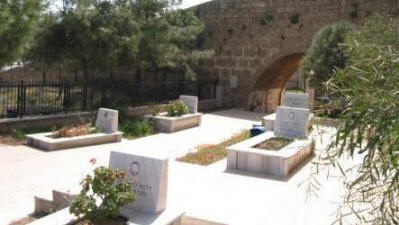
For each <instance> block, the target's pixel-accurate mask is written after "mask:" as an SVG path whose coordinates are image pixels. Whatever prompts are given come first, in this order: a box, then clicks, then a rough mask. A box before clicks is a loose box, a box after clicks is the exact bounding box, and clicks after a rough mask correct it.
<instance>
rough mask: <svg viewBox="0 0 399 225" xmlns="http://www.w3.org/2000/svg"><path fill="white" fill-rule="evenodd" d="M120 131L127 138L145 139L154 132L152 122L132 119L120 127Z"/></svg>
mask: <svg viewBox="0 0 399 225" xmlns="http://www.w3.org/2000/svg"><path fill="white" fill-rule="evenodd" d="M120 130H121V131H122V132H123V137H125V138H137V137H145V136H148V135H150V134H152V133H153V132H154V125H153V123H152V121H151V120H137V119H130V120H129V121H125V122H124V123H122V124H121V125H120Z"/></svg>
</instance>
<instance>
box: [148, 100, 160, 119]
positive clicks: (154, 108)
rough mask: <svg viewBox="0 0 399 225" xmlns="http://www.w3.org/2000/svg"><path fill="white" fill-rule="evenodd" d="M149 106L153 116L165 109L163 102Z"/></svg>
mask: <svg viewBox="0 0 399 225" xmlns="http://www.w3.org/2000/svg"><path fill="white" fill-rule="evenodd" d="M149 108H150V112H151V115H153V116H157V115H159V114H160V113H161V112H162V111H163V109H164V107H163V106H162V105H161V104H157V103H152V104H150V105H149Z"/></svg>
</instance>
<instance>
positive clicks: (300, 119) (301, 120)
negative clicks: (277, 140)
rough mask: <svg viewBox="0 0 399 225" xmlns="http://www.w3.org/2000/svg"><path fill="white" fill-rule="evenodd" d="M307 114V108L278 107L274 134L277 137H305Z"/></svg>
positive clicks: (306, 133) (307, 121)
mask: <svg viewBox="0 0 399 225" xmlns="http://www.w3.org/2000/svg"><path fill="white" fill-rule="evenodd" d="M309 114H310V112H309V109H300V108H290V107H278V108H277V113H276V121H275V124H274V134H275V135H276V136H278V137H288V138H306V137H307V136H308V123H309Z"/></svg>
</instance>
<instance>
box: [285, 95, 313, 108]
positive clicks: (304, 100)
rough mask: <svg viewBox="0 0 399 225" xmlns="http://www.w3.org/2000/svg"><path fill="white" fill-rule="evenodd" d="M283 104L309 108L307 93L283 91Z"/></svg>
mask: <svg viewBox="0 0 399 225" xmlns="http://www.w3.org/2000/svg"><path fill="white" fill-rule="evenodd" d="M284 106H285V107H291V108H301V109H308V108H309V96H308V94H307V93H306V94H302V93H293V92H285V93H284Z"/></svg>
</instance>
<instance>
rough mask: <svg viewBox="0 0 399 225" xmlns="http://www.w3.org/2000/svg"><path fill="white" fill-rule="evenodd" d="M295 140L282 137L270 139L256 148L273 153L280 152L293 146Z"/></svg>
mask: <svg viewBox="0 0 399 225" xmlns="http://www.w3.org/2000/svg"><path fill="white" fill-rule="evenodd" d="M293 141H294V139H290V138H281V137H274V138H270V139H268V140H266V141H264V142H262V143H260V144H258V145H255V148H258V149H262V150H271V151H278V150H281V149H282V148H284V147H285V146H287V145H289V144H291V143H292V142H293Z"/></svg>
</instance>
